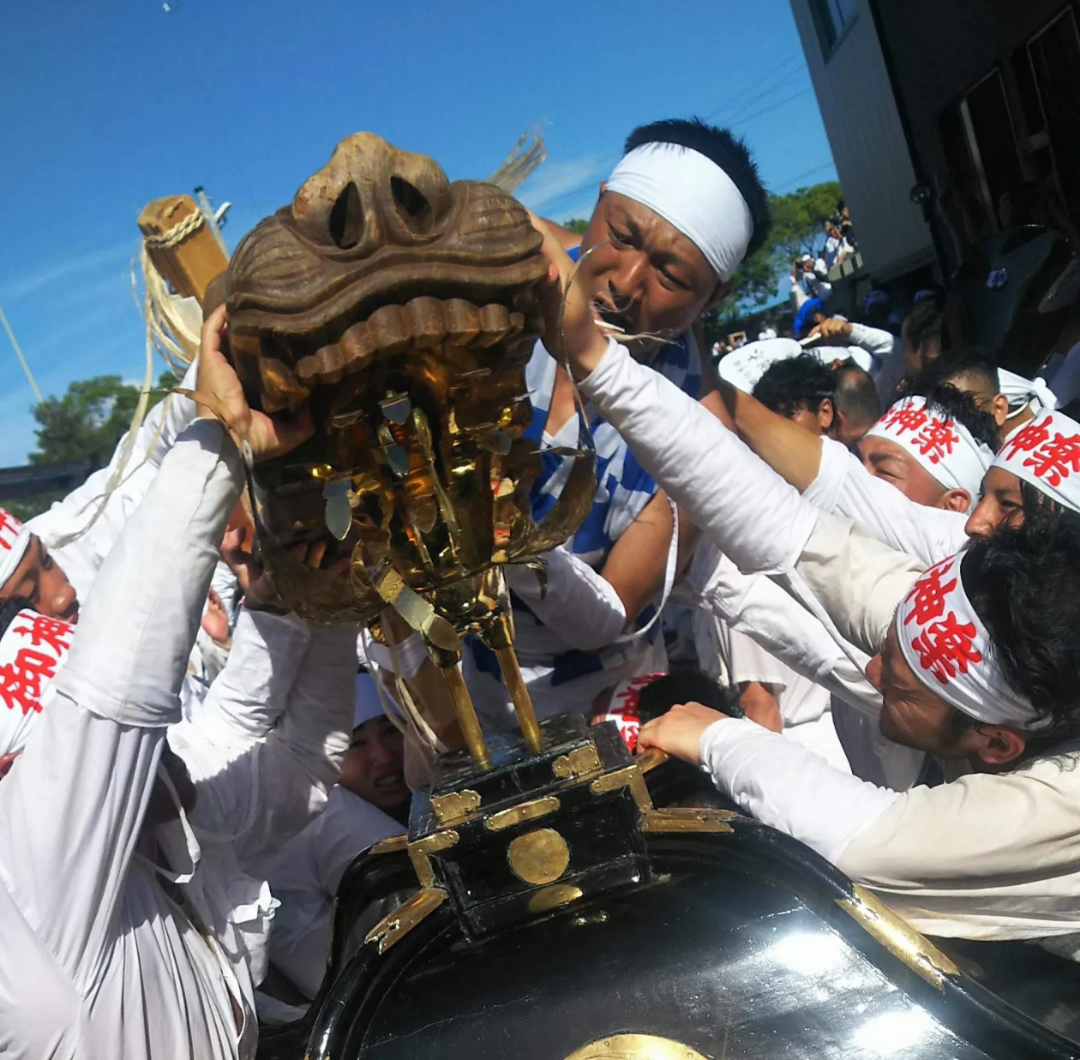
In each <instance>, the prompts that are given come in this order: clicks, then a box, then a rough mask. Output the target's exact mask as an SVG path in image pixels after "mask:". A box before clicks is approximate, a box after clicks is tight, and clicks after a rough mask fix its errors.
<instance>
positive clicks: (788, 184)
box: [772, 162, 833, 193]
mask: <svg viewBox="0 0 1080 1060" xmlns="http://www.w3.org/2000/svg"><path fill="white" fill-rule="evenodd" d="M832 168H833V163H832V162H822V163H821V165H820V166H814V168H813V169H808V170H806V172H805V173H799V174H797V175H796V176H794V177H791V178H789V179H788V180H785V181H784V183H783V184H781V185H779V186H778V187H776V188H773V189H772V190H773V192H774V193H775V192H778V191H786V190H787V189H788V188H793V187H794V186H795V185H796V184H798V183H799V181H800V180H805V179H806V178H807V177H812V176H814V175H816V174H818V173H824V172H825V170H827V169H832Z"/></svg>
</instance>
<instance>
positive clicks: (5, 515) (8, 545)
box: [0, 508, 33, 586]
mask: <svg viewBox="0 0 1080 1060" xmlns="http://www.w3.org/2000/svg"><path fill="white" fill-rule="evenodd" d="M32 536H33V535H32V534H31V533H30V531H29V530H27V528H26V527H25V526H23V524H22V523H21V522H19V520H18V519H16V518H15V516H14V515H12V514H11V512H9V511H7V510H6V509H5V508H0V586H2V585H3V584H4V582H6V581H7V580H8V578H10V577H11V576H12V575H13V574H14V573H15V569H16V567H18V565H19V564H20V563H22V558H23V556H25V555H26V550H27V548H28V547H29V545H30V538H31V537H32Z"/></svg>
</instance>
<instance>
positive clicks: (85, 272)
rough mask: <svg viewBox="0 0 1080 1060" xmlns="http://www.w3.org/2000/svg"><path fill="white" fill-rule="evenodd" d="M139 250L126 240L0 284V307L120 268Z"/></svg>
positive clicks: (53, 263)
mask: <svg viewBox="0 0 1080 1060" xmlns="http://www.w3.org/2000/svg"><path fill="white" fill-rule="evenodd" d="M137 249H138V243H137V242H136V241H135V240H132V239H129V240H125V241H124V242H123V243H116V244H114V245H113V246H111V247H106V248H104V249H102V250H92V251H90V252H88V253H86V254H80V255H76V256H74V257H69V258H65V259H63V260H62V261H53V262H51V263H49V264H47V265H44V266H42V267H41V268H39V269H38V270H37V271H36V272H32V273H30V274H28V275H22V276H19V277H17V278H15V279H12V280H11V281H10V282H0V305H2V304H4V303H11V302H18V301H20V300H21V299H24V298H29V297H32V296H33V295H36V294H39V293H41V292H43V291H46V290H48V289H50V288H52V289H55V288H57V287H58V286H59V285H61V284H70V283H77V282H79V281H80V280H82V279H87V278H90V277H92V276H94V275H95V274H99V273H100V271H101V270H102V269H104V268H106V267H108V266H110V265H116V266H120V265H122V264H123V262H124V261H125V260H127V259H129V258H130V257H131V256H132V255H133V254H134V253H135V252H136V251H137Z"/></svg>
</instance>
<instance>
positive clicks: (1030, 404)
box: [919, 348, 1058, 445]
mask: <svg viewBox="0 0 1080 1060" xmlns="http://www.w3.org/2000/svg"><path fill="white" fill-rule="evenodd" d="M919 382H920V383H921V384H922V385H924V386H927V387H930V386H937V385H939V384H941V383H949V384H951V385H952V386H955V387H956V388H957V389H959V390H965V391H967V392H968V393H969V394H971V396H972V397H973V398H974V399H975V403H976V404H977V405H978V406H979V408H980V409H982V410H983V411H984V412H989V413H990V414H991V415H992V416H993V417H994V420H995V421H996V422H997V425H998V433H999V434H1000V437H1001V444H1002V445H1004V444H1005V442H1007V441H1008V440H1009V438H1010V437H1012V435H1014V434H1016V432H1017V431H1019V430H1021V429H1023V427H1024V426H1025V425H1026V424H1028V423H1030V422H1031V419H1032V417H1033V416H1034V415H1035V414H1036V413H1037V412H1038V411H1039V410H1040V409H1044V408H1046V409H1053V408H1056V407H1057V404H1058V402H1057V398H1056V397H1055V396H1054V393H1053V392H1052V391H1051V390H1050V388H1049V387H1048V386H1047V385H1046V383H1045V382H1044V381H1043V380H1042V379H1036V380H1034V381H1032V380H1030V379H1025V378H1024V377H1023V376H1019V375H1016V373H1015V372H1009V371H1007V370H1006V369H1004V368H998V366H997V364H996V363H995V362H994V359H993V358H992V357H990V356H988V355H987V354H985V353H983V352H982V351H981V350H979V349H977V348H968V349H959V350H950V351H949V352H948V353H947V354H945V355H944V356H942V357H939V358H938V359H937V360H936V361H933V362H932V363H931V364H930V365H929V367H927V368H926V369H925V370H924V371H923V373H922V374H921V375H920V377H919Z"/></svg>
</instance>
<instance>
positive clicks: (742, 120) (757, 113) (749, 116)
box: [728, 87, 814, 125]
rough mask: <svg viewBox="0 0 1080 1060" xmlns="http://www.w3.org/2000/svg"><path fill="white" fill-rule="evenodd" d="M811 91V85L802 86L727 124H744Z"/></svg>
mask: <svg viewBox="0 0 1080 1060" xmlns="http://www.w3.org/2000/svg"><path fill="white" fill-rule="evenodd" d="M813 91H814V89H813V87H811V88H804V89H803V90H802V91H801V92H795V93H793V94H792V95H790V96H785V97H784V98H783V99H781V100H779V101H778V102H776V103H771V104H770V105H769V106H767V107H762V108H761V110H756V111H754V113H753V114H747V115H746V117H745V118H740V119H739V120H738V121H733V122H729V123H728V124H729V125H745V124H746V123H747V122H748V121H753V120H754V119H755V118H760V117H761V116H762V115H763V114H768V113H770V112H771V111H774V110H776V109H777V108H779V107H783V106H786V105H787V104H788V103H790V102H791V101H792V100H795V99H798V98H799V97H800V96H805V95H808V94H809V93H811V92H813Z"/></svg>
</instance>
